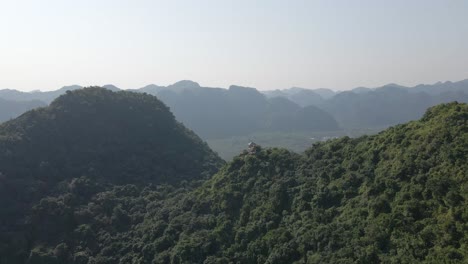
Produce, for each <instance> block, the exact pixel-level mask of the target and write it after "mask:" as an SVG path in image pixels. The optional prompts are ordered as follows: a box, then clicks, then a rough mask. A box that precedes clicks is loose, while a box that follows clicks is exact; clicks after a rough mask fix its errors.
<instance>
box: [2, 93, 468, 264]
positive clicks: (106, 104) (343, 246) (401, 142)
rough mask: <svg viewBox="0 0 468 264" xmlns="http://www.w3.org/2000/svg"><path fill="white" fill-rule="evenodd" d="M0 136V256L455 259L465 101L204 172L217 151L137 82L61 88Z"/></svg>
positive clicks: (463, 186)
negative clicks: (125, 86) (121, 86)
mask: <svg viewBox="0 0 468 264" xmlns="http://www.w3.org/2000/svg"><path fill="white" fill-rule="evenodd" d="M96 113H102V114H98V115H96ZM145 113H146V114H145ZM88 120H89V121H88ZM57 132H60V135H62V136H60V135H59V134H58V133H57ZM0 135H1V136H0V140H1V141H0V145H1V146H2V147H1V148H0V149H1V150H2V152H1V153H0V165H1V166H0V167H1V168H2V174H1V178H0V180H1V181H0V188H2V189H1V190H0V194H1V195H2V197H1V201H2V204H1V206H0V213H1V216H2V217H1V218H0V219H2V220H1V221H2V229H1V233H0V234H1V239H2V243H1V245H0V251H1V252H0V259H1V261H0V262H1V263H21V262H22V261H23V260H24V259H26V260H27V262H28V263H352V262H356V263H378V262H384V263H420V262H426V263H465V262H466V260H467V259H468V253H467V252H468V231H467V229H466V223H467V222H468V215H467V213H466V208H467V207H468V202H467V201H468V200H467V199H468V181H467V179H468V178H467V174H466V172H467V171H468V160H467V157H468V147H467V146H468V106H467V105H466V104H459V103H450V104H445V105H439V106H436V107H433V108H431V109H429V110H428V111H427V112H426V114H425V115H424V116H423V118H422V119H421V120H420V121H413V122H410V123H408V124H404V125H399V126H396V127H392V128H389V129H387V130H385V131H383V132H381V133H379V134H378V135H374V136H365V137H360V138H357V139H351V138H348V137H344V138H340V139H336V140H331V141H327V142H322V143H317V144H315V145H314V146H313V147H311V148H310V149H309V150H307V151H306V152H305V153H304V154H302V155H300V154H295V153H291V152H289V151H287V150H283V149H269V148H266V149H262V148H261V147H257V148H255V149H254V150H253V151H251V152H250V153H248V152H245V153H243V154H241V155H239V156H237V157H236V158H234V159H233V160H232V161H231V162H230V163H229V164H227V165H225V166H224V167H223V168H222V169H221V170H220V171H219V172H218V173H216V174H214V176H212V177H210V178H207V175H208V174H210V173H214V172H215V171H216V170H217V168H218V166H219V165H220V164H221V162H220V161H219V158H217V157H216V155H214V154H213V153H212V152H211V151H209V149H208V148H207V147H206V146H205V145H203V144H202V143H201V142H200V140H199V139H198V138H197V137H196V136H194V135H193V134H192V133H190V132H189V131H187V130H186V129H184V128H183V127H182V126H181V125H180V124H178V123H177V122H175V121H174V119H173V117H172V115H171V114H170V112H168V111H167V108H166V107H165V106H164V105H163V104H162V103H161V102H159V101H158V100H157V99H155V98H154V97H150V96H147V95H138V94H134V93H126V92H119V93H113V92H110V91H105V90H102V89H98V88H92V89H85V90H83V91H76V92H71V93H68V94H67V95H65V96H63V97H60V98H59V99H58V100H56V101H55V102H53V103H52V104H51V106H50V107H48V108H45V109H41V110H36V111H31V112H28V113H27V114H26V115H23V116H22V117H20V118H18V119H16V120H13V121H10V122H7V123H5V124H3V125H2V126H1V127H0ZM85 135H86V137H85ZM104 135H105V136H104ZM46 144H48V145H49V146H50V147H49V148H51V149H50V150H49V149H46V148H45V146H46ZM192 148H194V149H195V150H193V151H192V150H191V149H192ZM142 149H144V150H142ZM26 151H27V152H26ZM124 154H125V155H124ZM20 157H25V158H22V159H20ZM153 163H154V164H153ZM163 175H171V176H177V175H180V176H179V177H175V178H172V177H171V178H166V177H164V176H163ZM197 175H202V176H197ZM192 179H206V180H204V181H203V182H202V183H201V185H197V184H193V181H192ZM149 182H152V183H153V184H148V183H149ZM165 182H170V183H171V185H167V184H161V183H165ZM18 207H20V208H21V210H20V211H19V210H18Z"/></svg>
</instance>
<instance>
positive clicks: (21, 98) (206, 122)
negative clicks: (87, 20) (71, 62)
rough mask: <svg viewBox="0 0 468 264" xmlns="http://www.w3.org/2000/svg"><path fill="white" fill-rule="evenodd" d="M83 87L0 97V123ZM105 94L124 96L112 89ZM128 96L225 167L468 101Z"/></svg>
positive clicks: (168, 89)
mask: <svg viewBox="0 0 468 264" xmlns="http://www.w3.org/2000/svg"><path fill="white" fill-rule="evenodd" d="M80 88H82V87H81V86H77V85H72V86H66V87H63V88H61V89H59V90H56V91H49V92H40V91H35V92H20V91H16V90H0V99H3V100H7V101H8V103H6V102H4V103H1V105H0V107H1V109H2V113H1V114H0V121H5V120H8V119H10V118H12V117H15V116H18V115H20V114H21V113H22V112H24V111H26V110H29V109H31V108H33V107H38V106H44V105H47V104H49V103H50V102H51V101H52V100H53V99H55V98H57V97H58V96H59V95H62V94H64V93H65V92H66V91H73V90H76V89H80ZM103 88H106V89H108V90H111V91H119V90H121V89H119V88H118V87H116V86H114V85H111V84H109V85H104V86H103ZM128 91H131V92H136V93H147V94H151V95H154V96H156V97H157V98H158V99H160V100H161V101H163V102H164V103H165V104H166V105H167V106H168V107H169V108H170V109H171V111H172V112H173V113H174V115H175V117H176V119H177V120H178V121H180V122H182V123H183V124H184V125H186V126H187V127H188V128H189V129H191V130H193V131H194V132H195V133H196V134H198V135H199V136H200V137H201V138H203V139H204V140H206V141H208V143H209V144H210V146H211V147H213V148H214V149H215V151H217V152H218V153H220V155H221V156H222V157H223V158H225V159H227V160H228V159H230V158H232V157H233V155H234V154H235V153H236V152H238V151H239V150H241V149H242V148H243V146H244V145H245V144H246V143H247V142H249V141H250V140H252V139H258V140H260V141H262V142H263V143H264V144H265V145H267V146H285V147H288V148H290V149H292V150H295V151H303V150H305V148H306V147H307V146H310V144H312V143H313V142H316V141H317V140H324V139H326V138H329V137H334V136H337V135H338V136H340V135H350V136H356V135H361V134H366V133H376V132H378V131H380V130H382V129H384V128H387V127H389V126H393V125H396V124H401V123H405V122H408V121H410V120H416V119H418V118H420V117H421V116H422V115H423V114H424V112H425V110H426V109H427V108H428V107H431V106H434V105H437V104H440V103H447V102H451V101H458V102H468V80H463V81H459V82H444V83H442V82H439V83H435V84H432V85H417V86H415V87H404V86H400V85H397V84H388V85H385V86H382V87H378V88H365V87H359V88H355V89H352V90H349V91H344V92H335V91H332V90H330V89H323V88H322V89H304V88H298V87H294V88H290V89H284V90H273V91H258V90H256V89H254V88H249V87H241V86H235V85H232V86H230V87H229V88H228V89H224V88H210V87H202V86H200V85H199V84H198V83H196V82H193V81H189V80H184V81H180V82H177V83H175V84H172V85H169V86H158V85H154V84H151V85H147V86H145V87H142V88H140V89H133V90H128ZM287 138H290V139H291V140H288V139H287ZM280 142H284V144H283V143H280Z"/></svg>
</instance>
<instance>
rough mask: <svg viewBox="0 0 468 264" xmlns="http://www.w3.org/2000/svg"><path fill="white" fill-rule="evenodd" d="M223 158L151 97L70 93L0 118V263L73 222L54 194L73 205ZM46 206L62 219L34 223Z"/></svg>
mask: <svg viewBox="0 0 468 264" xmlns="http://www.w3.org/2000/svg"><path fill="white" fill-rule="evenodd" d="M222 164H223V161H222V160H221V159H220V158H219V157H218V156H217V155H216V154H215V153H214V152H213V151H211V150H210V149H209V148H208V146H207V145H206V143H204V142H203V141H202V140H201V139H200V138H198V136H196V135H195V134H194V133H193V132H191V131H189V130H187V129H186V128H185V127H183V126H182V125H181V124H180V123H178V122H177V121H175V119H174V116H173V115H172V113H171V112H170V111H169V109H168V108H167V107H166V106H165V105H164V104H163V103H162V102H161V101H159V100H157V99H156V98H155V97H153V96H150V95H143V94H137V93H131V92H118V93H114V92H111V91H109V90H105V89H101V88H87V89H83V90H77V91H74V92H68V93H67V94H66V95H63V96H61V97H59V98H58V99H56V100H55V101H54V102H52V103H51V105H50V106H49V107H46V108H40V109H37V110H32V111H30V112H27V113H26V114H24V115H22V116H20V117H19V118H17V119H14V120H12V121H8V122H5V123H3V124H2V125H0V219H1V220H0V221H1V226H2V227H1V229H0V238H1V241H0V259H1V260H2V261H0V262H2V263H21V261H19V259H23V258H25V257H27V255H28V254H29V253H28V252H27V251H25V250H28V247H29V246H31V244H30V243H32V242H33V241H35V240H34V236H35V235H39V234H43V236H40V237H41V238H47V239H51V241H56V239H59V237H57V236H62V235H64V234H65V233H64V232H63V231H64V230H65V229H66V228H69V227H71V225H72V223H74V221H75V219H74V216H73V214H74V211H73V210H71V211H70V210H65V211H60V210H61V209H59V208H58V207H55V206H58V205H60V204H61V203H62V202H59V201H58V200H54V198H51V197H53V196H57V195H59V196H60V195H65V196H66V197H68V198H67V202H71V203H73V205H74V206H76V207H74V208H75V209H77V208H79V207H80V206H82V203H85V204H87V203H88V202H89V201H90V200H89V199H90V198H91V197H94V196H93V195H95V194H96V195H102V194H97V193H101V192H104V191H106V190H108V189H109V188H113V186H117V185H118V186H120V185H126V184H133V185H135V186H139V187H141V186H150V185H151V184H155V185H159V184H171V185H174V186H179V185H181V186H185V185H196V182H197V181H200V180H203V179H207V178H209V177H210V176H211V175H212V174H213V173H215V172H216V171H217V170H218V168H219V167H220V166H221V165H222ZM67 195H71V196H67ZM65 196H61V197H65ZM67 202H66V203H67ZM43 206H46V207H47V208H49V209H50V210H52V211H54V214H64V215H63V216H64V217H65V218H66V219H54V218H53V217H51V218H49V217H48V218H46V219H44V220H43V222H41V224H40V225H35V222H34V220H35V219H36V218H37V217H39V216H41V215H42V213H39V212H40V211H41V210H40V209H39V208H42V207H43ZM55 210H58V211H55ZM36 212H37V215H36ZM41 219H42V218H41ZM31 228H39V229H40V230H39V231H37V232H35V231H32V230H31ZM41 232H42V233H41ZM33 234H34V235H33ZM31 236H32V237H31ZM38 241H40V240H38ZM46 263H47V262H46Z"/></svg>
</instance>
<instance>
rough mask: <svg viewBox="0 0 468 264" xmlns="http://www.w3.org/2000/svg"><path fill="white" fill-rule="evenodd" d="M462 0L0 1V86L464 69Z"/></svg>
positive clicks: (466, 43) (313, 81) (275, 84)
mask: <svg viewBox="0 0 468 264" xmlns="http://www.w3.org/2000/svg"><path fill="white" fill-rule="evenodd" d="M467 14H468V1H466V0H392V1H388V0H353V1H350V0H341V1H340V0H323V1H320V0H303V1H301V0H283V1H276V0H257V1H256V0H192V1H188V0H187V1H180V0H171V1H169V0H167V1H157V0H153V1H149V0H148V1H145V0H127V1H123V0H80V1H76V0H29V1H23V0H11V1H10V0H0V89H4V88H10V89H19V90H23V91H31V90H36V89H40V90H55V89H58V88H60V87H62V86H64V85H71V84H79V85H83V86H89V85H104V84H114V85H116V86H118V87H120V88H124V89H128V88H139V87H142V86H145V85H147V84H151V83H154V84H158V85H169V84H172V83H174V82H177V81H179V80H183V79H189V80H193V81H197V82H198V83H200V84H201V85H202V86H208V87H228V86H229V85H232V84H236V85H242V86H249V87H255V88H258V89H260V90H270V89H283V88H289V87H293V86H296V87H305V88H322V87H323V88H331V89H334V90H346V89H351V88H354V87H359V86H366V87H377V86H381V85H384V84H387V83H398V84H402V85H407V86H413V85H416V84H420V83H435V82H437V81H446V80H450V81H458V80H462V79H467V78H468V15H467Z"/></svg>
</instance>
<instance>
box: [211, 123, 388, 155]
mask: <svg viewBox="0 0 468 264" xmlns="http://www.w3.org/2000/svg"><path fill="white" fill-rule="evenodd" d="M383 129H384V128H369V129H353V130H347V131H327V132H309V133H306V132H294V133H287V132H270V133H254V134H251V135H249V136H238V137H230V138H223V139H207V140H206V142H207V143H208V145H209V146H210V148H211V149H213V150H214V151H216V152H217V153H218V154H219V155H220V156H221V158H223V159H224V160H227V161H229V160H231V159H232V158H233V157H234V156H237V155H239V154H240V153H241V152H242V150H244V149H246V148H247V144H248V143H249V142H251V141H253V142H255V143H257V144H259V145H260V146H263V147H279V148H286V149H289V150H292V151H294V152H297V153H300V152H303V151H304V150H306V149H307V148H309V147H310V146H312V144H313V143H314V142H318V141H326V140H328V139H332V138H336V137H342V136H349V137H358V136H362V135H372V134H376V133H378V132H379V131H381V130H383Z"/></svg>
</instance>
